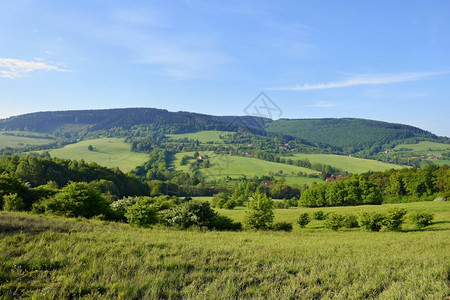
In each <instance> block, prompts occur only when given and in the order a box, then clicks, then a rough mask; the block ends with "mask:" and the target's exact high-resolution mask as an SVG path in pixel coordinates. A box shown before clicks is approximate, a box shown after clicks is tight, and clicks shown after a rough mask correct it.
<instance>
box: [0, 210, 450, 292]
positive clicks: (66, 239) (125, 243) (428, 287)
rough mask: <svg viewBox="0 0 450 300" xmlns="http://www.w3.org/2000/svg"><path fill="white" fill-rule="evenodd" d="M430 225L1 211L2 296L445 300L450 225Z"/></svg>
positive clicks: (449, 272)
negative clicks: (246, 222)
mask: <svg viewBox="0 0 450 300" xmlns="http://www.w3.org/2000/svg"><path fill="white" fill-rule="evenodd" d="M447 208H448V206H447V207H446V208H444V209H443V208H434V209H435V210H436V211H438V212H440V213H439V214H441V216H440V217H439V220H440V218H441V217H443V216H446V215H448V211H445V210H446V209H447ZM345 209H350V208H345ZM431 209H432V210H433V208H431ZM300 211H301V210H300V209H298V210H297V211H296V213H297V214H299V213H300ZM276 214H277V217H279V211H277V212H276ZM447 220H448V219H447ZM308 226H309V225H308ZM436 226H441V227H439V228H441V229H442V230H421V231H409V232H399V233H394V232H378V233H373V232H363V231H359V230H349V231H338V232H332V231H329V230H321V229H320V228H319V229H314V228H313V227H310V228H309V229H306V230H296V231H294V232H292V233H284V232H202V231H197V230H191V231H180V230H171V229H167V228H159V227H157V228H153V229H140V228H134V227H131V226H128V225H126V224H119V223H106V222H101V221H94V220H91V221H87V220H84V219H61V218H57V217H51V216H45V217H44V216H35V215H30V214H25V213H6V212H0V297H6V298H12V297H14V298H20V297H24V298H28V297H36V298H46V299H47V298H79V297H82V298H90V299H97V298H105V299H109V298H125V299H138V298H170V299H179V298H194V299H235V298H269V299H274V298H277V299H288V298H307V299H312V298H315V299H318V298H336V299H348V298H350V299H361V298H379V299H393V298H396V299H421V298H426V299H442V298H444V297H445V296H448V295H449V293H450V289H449V280H450V251H448V250H449V239H448V236H449V229H450V225H449V224H448V223H440V224H437V225H436Z"/></svg>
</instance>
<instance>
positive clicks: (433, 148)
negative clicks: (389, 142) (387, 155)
mask: <svg viewBox="0 0 450 300" xmlns="http://www.w3.org/2000/svg"><path fill="white" fill-rule="evenodd" d="M394 149H395V150H397V151H401V149H409V150H408V151H410V152H413V153H417V154H424V155H427V154H433V155H435V154H441V153H442V152H448V151H450V144H441V143H433V142H419V143H418V144H400V145H397V146H396V147H395V148H394Z"/></svg>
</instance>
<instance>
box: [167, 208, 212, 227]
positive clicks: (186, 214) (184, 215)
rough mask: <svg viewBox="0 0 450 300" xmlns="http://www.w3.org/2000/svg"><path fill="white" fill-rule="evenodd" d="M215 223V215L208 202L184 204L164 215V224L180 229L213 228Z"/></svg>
mask: <svg viewBox="0 0 450 300" xmlns="http://www.w3.org/2000/svg"><path fill="white" fill-rule="evenodd" d="M215 221H216V213H215V212H214V210H213V209H212V208H211V206H210V205H209V203H208V202H199V201H189V202H185V203H182V204H180V205H178V206H176V207H174V208H173V209H171V210H167V211H166V213H165V222H166V224H167V225H169V226H177V227H180V228H189V227H192V226H197V227H200V228H201V227H206V228H213V227H214V225H215Z"/></svg>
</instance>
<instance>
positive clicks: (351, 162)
mask: <svg viewBox="0 0 450 300" xmlns="http://www.w3.org/2000/svg"><path fill="white" fill-rule="evenodd" d="M292 159H308V160H309V161H310V162H311V163H321V164H327V165H330V166H333V167H336V168H340V169H342V170H344V171H347V172H350V173H354V174H356V173H364V172H368V171H384V170H388V169H400V168H403V167H402V166H399V165H394V164H388V163H384V162H381V161H376V160H371V159H363V158H356V157H350V156H344V155H335V154H303V153H297V154H294V157H293V158H292Z"/></svg>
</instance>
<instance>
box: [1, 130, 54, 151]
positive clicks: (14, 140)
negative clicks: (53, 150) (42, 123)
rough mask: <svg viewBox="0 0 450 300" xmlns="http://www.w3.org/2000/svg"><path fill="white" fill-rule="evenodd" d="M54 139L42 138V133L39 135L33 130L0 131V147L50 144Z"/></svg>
mask: <svg viewBox="0 0 450 300" xmlns="http://www.w3.org/2000/svg"><path fill="white" fill-rule="evenodd" d="M5 133H11V134H25V135H29V136H33V137H24V136H15V135H9V134H5ZM53 141H54V140H53V139H49V138H44V137H43V136H42V135H39V134H37V133H34V132H25V131H20V132H3V131H0V149H2V148H6V147H11V148H16V147H23V146H27V145H45V144H50V143H52V142H53Z"/></svg>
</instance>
